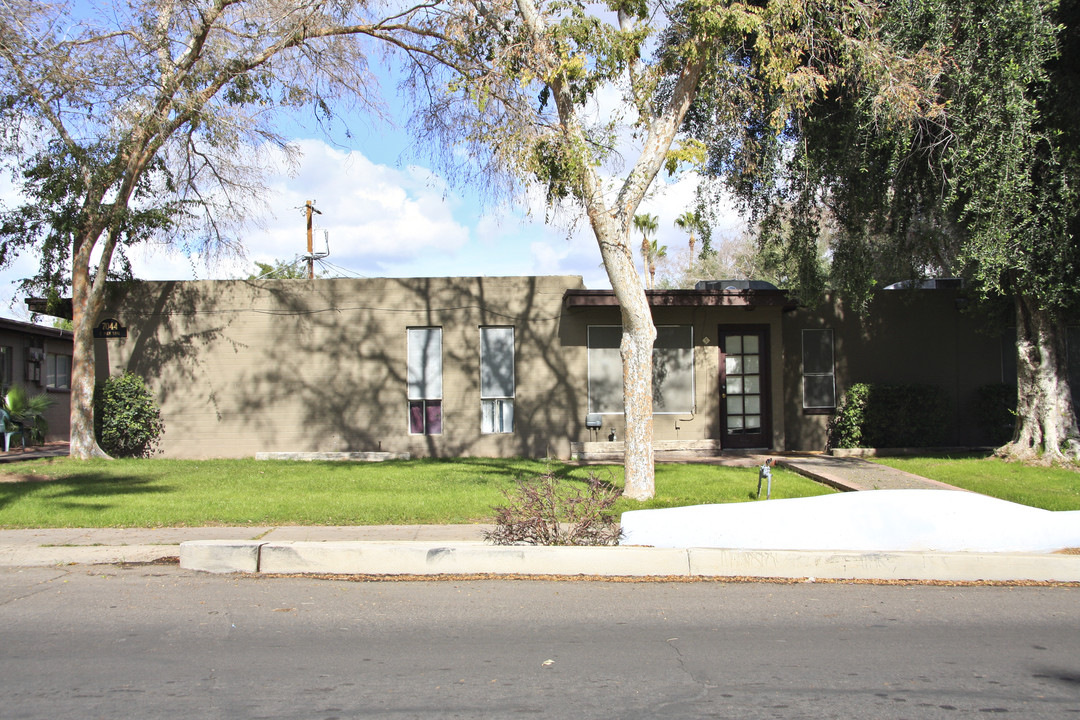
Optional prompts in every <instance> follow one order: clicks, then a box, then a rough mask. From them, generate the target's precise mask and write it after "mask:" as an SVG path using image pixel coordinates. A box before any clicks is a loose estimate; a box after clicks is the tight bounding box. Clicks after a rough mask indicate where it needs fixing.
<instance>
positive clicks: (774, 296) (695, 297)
mask: <svg viewBox="0 0 1080 720" xmlns="http://www.w3.org/2000/svg"><path fill="white" fill-rule="evenodd" d="M645 297H646V298H647V299H648V301H649V305H650V306H651V307H654V308H655V307H759V306H780V307H782V308H784V309H789V308H790V309H794V308H795V307H796V303H795V302H794V301H793V300H791V298H789V297H788V296H787V293H785V292H784V291H783V290H646V291H645ZM618 305H619V301H618V299H617V298H616V297H615V292H614V291H613V290H567V291H566V292H565V293H564V294H563V306H564V307H566V308H567V309H573V308H590V307H618Z"/></svg>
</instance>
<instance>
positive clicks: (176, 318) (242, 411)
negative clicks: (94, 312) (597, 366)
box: [97, 276, 786, 457]
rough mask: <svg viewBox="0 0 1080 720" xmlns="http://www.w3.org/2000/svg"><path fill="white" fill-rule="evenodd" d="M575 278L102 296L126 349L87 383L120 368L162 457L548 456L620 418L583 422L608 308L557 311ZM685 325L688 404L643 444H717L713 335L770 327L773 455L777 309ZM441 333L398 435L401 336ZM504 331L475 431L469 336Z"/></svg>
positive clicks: (693, 316) (670, 318) (176, 285)
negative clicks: (422, 402)
mask: <svg viewBox="0 0 1080 720" xmlns="http://www.w3.org/2000/svg"><path fill="white" fill-rule="evenodd" d="M582 287H583V286H582V282H581V279H580V278H579V277H557V276H556V277H513V278H430V279H371V280H354V279H328V280H316V281H304V280H271V281H240V280H237V281H224V282H221V281H216V282H214V281H211V282H144V283H131V284H126V285H123V286H117V287H115V288H113V292H112V297H111V298H110V301H109V307H108V309H107V310H106V313H105V315H106V316H115V317H117V318H118V319H119V320H120V321H121V323H122V324H123V325H124V326H126V327H127V329H128V337H127V338H125V339H122V340H121V339H109V340H98V341H97V352H98V373H99V375H100V376H105V375H107V374H110V373H111V374H116V373H119V372H122V371H123V370H130V371H132V372H135V373H137V374H139V375H141V376H143V377H144V378H146V380H147V383H148V384H149V385H150V387H151V389H152V390H153V392H154V394H155V396H156V397H157V398H158V400H159V402H160V403H161V406H162V411H163V415H164V418H165V427H166V430H165V436H164V439H163V443H162V446H161V449H162V451H163V453H164V454H165V455H167V456H170V457H245V456H251V455H253V454H254V453H256V452H260V451H377V450H383V451H394V452H409V453H412V454H413V455H415V456H457V455H473V456H513V455H521V456H533V457H543V456H549V455H551V456H558V457H568V456H569V454H570V443H571V442H579V441H589V440H593V439H601V440H603V439H606V437H607V433H608V431H609V429H610V428H612V427H614V428H615V429H616V432H617V434H618V436H619V438H620V439H621V438H622V437H624V425H623V417H622V415H621V414H612V415H605V416H604V427H603V429H602V431H600V432H598V433H595V434H594V433H593V432H592V431H590V430H589V429H587V428H586V427H585V418H586V414H587V412H588V347H587V332H588V327H589V326H590V325H619V324H620V315H619V310H618V308H617V307H584V308H580V307H579V308H570V309H567V308H565V307H564V303H563V297H564V293H565V292H566V290H568V289H581V288H582ZM654 318H655V321H656V323H657V324H658V325H691V326H692V327H693V342H694V399H695V401H694V404H695V407H694V410H693V412H688V413H682V412H680V413H669V414H664V413H657V414H656V415H655V418H654V428H655V437H656V439H657V440H658V441H665V440H715V439H718V438H719V437H720V422H721V420H720V397H719V387H718V381H719V351H718V349H717V328H718V326H719V325H724V326H739V325H756V326H763V327H766V328H768V330H769V339H770V355H771V364H772V373H771V390H772V404H771V416H772V417H771V422H772V446H773V447H782V446H783V442H784V423H785V420H786V418H785V414H784V410H783V398H784V395H783V373H782V372H781V367H782V358H783V348H782V343H781V310H780V307H778V306H775V305H774V306H764V307H756V308H753V309H750V308H747V307H742V306H740V307H657V308H655V310H654ZM429 326H438V327H441V328H443V337H442V343H443V352H442V358H443V401H442V413H443V432H442V434H441V435H431V436H422V435H410V434H409V428H408V419H407V392H406V387H407V382H406V366H407V332H406V331H407V328H410V327H429ZM482 326H513V327H514V329H515V345H516V352H515V376H516V397H515V400H514V415H515V418H514V420H515V422H514V432H513V433H510V434H483V433H481V431H480V421H481V417H480V405H481V403H480V387H479V386H480V331H479V328H480V327H482Z"/></svg>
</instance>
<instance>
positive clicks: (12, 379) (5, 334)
mask: <svg viewBox="0 0 1080 720" xmlns="http://www.w3.org/2000/svg"><path fill="white" fill-rule="evenodd" d="M30 338H34V339H35V340H34V344H35V347H36V348H37V349H38V350H39V351H40V355H38V358H39V359H40V362H39V363H37V364H36V365H37V366H36V368H35V365H34V364H28V362H27V360H28V355H29V354H30V343H31V341H30ZM0 346H3V347H8V348H10V349H11V370H10V376H9V377H2V378H0V384H2V385H3V386H5V387H7V386H9V385H22V386H23V387H24V388H25V389H26V390H27V392H29V393H30V394H31V395H36V394H38V393H46V394H47V395H48V397H49V399H50V400H52V401H53V405H52V407H50V408H49V409H48V410H47V411H46V412H45V421H46V422H47V423H48V425H49V431H48V433H47V434H46V436H45V440H46V441H53V440H63V441H66V440H67V439H68V436H69V428H70V415H71V391H70V390H67V389H51V388H48V387H46V363H45V357H46V356H47V355H48V354H49V353H53V354H58V355H66V356H68V357H70V356H71V333H70V332H66V331H61V330H57V329H53V328H46V327H42V326H38V325H32V324H30V323H22V322H18V321H13V320H4V321H3V323H2V324H0ZM16 442H17V441H16ZM0 450H3V447H2V446H0Z"/></svg>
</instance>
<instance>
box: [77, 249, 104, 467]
mask: <svg viewBox="0 0 1080 720" xmlns="http://www.w3.org/2000/svg"><path fill="white" fill-rule="evenodd" d="M101 284H102V286H104V282H102V283H101ZM95 290H96V289H95V288H94V287H93V284H92V283H91V282H90V254H89V252H80V249H79V247H78V246H77V247H76V250H75V252H73V253H72V273H71V310H72V318H71V325H72V328H73V333H72V334H73V335H74V339H73V344H72V358H71V435H70V437H71V457H74V458H79V459H81V460H88V459H90V458H95V457H100V458H107V457H109V456H108V455H107V454H106V453H105V451H104V450H102V449H101V448H100V447H98V444H97V440H96V439H95V437H94V379H95V374H96V373H95V364H94V323H95V322H96V321H97V314H98V312H99V311H100V307H101V304H102V300H103V295H102V296H101V297H97V298H96V302H95V295H98V294H99V293H98V292H96V291H95Z"/></svg>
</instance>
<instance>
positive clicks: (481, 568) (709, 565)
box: [180, 540, 1080, 582]
mask: <svg viewBox="0 0 1080 720" xmlns="http://www.w3.org/2000/svg"><path fill="white" fill-rule="evenodd" d="M180 567H182V568H185V569H188V570H202V571H206V572H215V573H228V572H244V573H256V572H261V573H275V574H303V573H318V574H340V575H444V574H461V575H472V574H502V575H588V576H599V577H604V576H618V577H650V576H654V577H663V576H670V577H761V578H821V579H837V580H859V579H862V580H943V581H956V582H976V581H980V580H986V581H1021V580H1033V581H1045V582H1080V556H1076V555H1038V554H1020V553H935V552H889V553H875V552H843V551H820V550H819V551H794V550H725V549H717V548H652V547H536V546H492V545H484V544H482V543H468V542H456V543H432V542H378V541H373V542H363V541H353V542H259V541H236V540H216V541H215V540H195V541H190V542H184V543H181V545H180Z"/></svg>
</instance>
